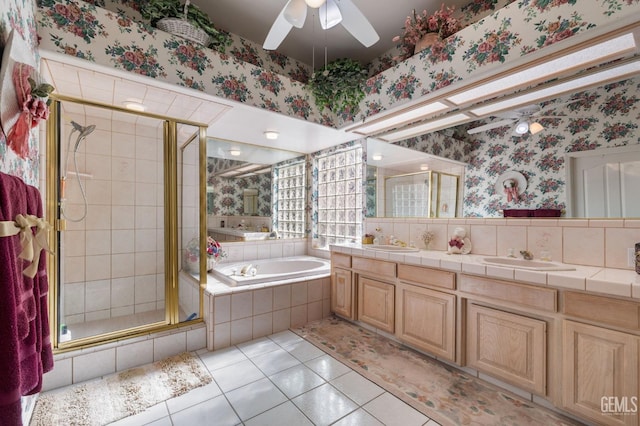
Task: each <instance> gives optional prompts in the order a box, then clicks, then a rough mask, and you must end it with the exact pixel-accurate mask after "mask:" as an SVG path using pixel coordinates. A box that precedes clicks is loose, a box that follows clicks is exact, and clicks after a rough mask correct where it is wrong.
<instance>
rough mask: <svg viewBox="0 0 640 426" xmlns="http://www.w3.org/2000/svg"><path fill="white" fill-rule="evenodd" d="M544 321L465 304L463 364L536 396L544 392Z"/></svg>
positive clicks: (545, 348) (545, 339)
mask: <svg viewBox="0 0 640 426" xmlns="http://www.w3.org/2000/svg"><path fill="white" fill-rule="evenodd" d="M546 341H547V338H546V322H545V321H541V320H537V319H533V318H528V317H523V316H521V315H516V314H512V313H508V312H502V311H498V310H496V309H491V308H487V307H484V306H478V305H475V304H472V303H471V304H469V305H468V308H467V351H466V353H467V365H469V366H470V367H473V368H476V369H478V370H479V371H482V372H485V373H487V374H490V375H492V376H494V377H496V378H498V379H501V380H504V381H506V382H509V383H512V384H514V385H516V386H518V387H520V388H522V389H526V390H528V391H531V392H533V393H536V394H538V395H545V392H546V373H547V372H546V353H547V345H546Z"/></svg>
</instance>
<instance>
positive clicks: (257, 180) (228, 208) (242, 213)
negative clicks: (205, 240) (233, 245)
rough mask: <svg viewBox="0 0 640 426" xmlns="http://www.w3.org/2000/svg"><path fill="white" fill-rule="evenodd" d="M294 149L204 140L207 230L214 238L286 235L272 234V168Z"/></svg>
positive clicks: (287, 158) (288, 160) (288, 159)
mask: <svg viewBox="0 0 640 426" xmlns="http://www.w3.org/2000/svg"><path fill="white" fill-rule="evenodd" d="M297 159H299V160H300V161H303V160H304V155H303V154H301V153H298V152H292V151H286V150H281V149H271V148H268V147H263V146H257V145H251V144H246V143H241V142H236V141H229V140H222V139H215V138H208V139H207V229H208V233H209V235H211V236H213V237H214V238H215V239H216V240H218V241H255V240H265V239H273V238H286V237H287V236H288V235H289V234H287V233H280V234H277V233H274V224H275V223H276V221H275V220H274V217H273V216H274V203H275V199H274V197H273V185H274V167H276V168H277V167H278V166H280V165H286V164H289V163H291V162H295V161H296V160H297Z"/></svg>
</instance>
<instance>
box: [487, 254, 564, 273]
mask: <svg viewBox="0 0 640 426" xmlns="http://www.w3.org/2000/svg"><path fill="white" fill-rule="evenodd" d="M482 263H484V264H485V265H495V266H505V267H509V268H517V269H528V270H530V271H575V270H576V268H575V267H573V266H571V265H565V264H562V263H555V262H545V261H541V260H525V259H514V258H510V257H485V258H484V259H482Z"/></svg>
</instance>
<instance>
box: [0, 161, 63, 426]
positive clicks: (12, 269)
mask: <svg viewBox="0 0 640 426" xmlns="http://www.w3.org/2000/svg"><path fill="white" fill-rule="evenodd" d="M29 188H30V187H28V186H27V185H26V184H25V183H24V182H23V181H22V180H21V179H19V178H17V177H14V176H9V175H7V174H4V173H0V221H13V220H15V217H16V216H17V215H18V214H22V215H25V214H29V213H30V212H34V213H39V214H38V217H41V215H42V201H41V200H40V195H39V193H38V191H37V189H35V188H32V189H29ZM35 194H37V197H36V195H35ZM36 198H37V201H36ZM21 250H22V248H21V246H20V236H19V235H14V236H11V237H0V341H1V342H2V344H1V345H0V371H1V372H2V380H0V425H5V424H7V425H20V424H22V407H21V403H20V398H21V396H22V395H27V394H32V393H36V392H38V391H39V390H40V389H41V386H42V374H43V371H45V368H49V369H50V368H51V367H52V364H53V363H52V359H53V357H52V355H51V344H50V342H49V338H48V337H49V330H48V327H49V326H48V318H47V316H46V315H47V304H46V294H47V290H48V287H47V280H46V270H45V269H43V268H44V265H46V263H45V262H44V259H43V256H44V253H41V254H40V256H41V259H40V261H41V264H40V265H39V268H38V269H39V273H38V274H37V275H36V277H35V279H31V278H28V277H26V276H25V275H23V273H22V271H23V269H24V268H25V266H26V262H25V261H23V260H21V259H19V258H18V254H19V253H20V252H21ZM41 272H45V274H44V277H43V275H42V273H41ZM43 278H44V279H43ZM43 314H44V316H43ZM45 328H46V331H45ZM45 336H46V339H47V340H46V341H44V340H43V337H45ZM45 342H46V343H45Z"/></svg>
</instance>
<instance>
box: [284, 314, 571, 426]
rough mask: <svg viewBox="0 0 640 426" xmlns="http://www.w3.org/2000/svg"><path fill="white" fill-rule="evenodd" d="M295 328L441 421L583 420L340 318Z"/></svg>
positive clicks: (543, 422)
mask: <svg viewBox="0 0 640 426" xmlns="http://www.w3.org/2000/svg"><path fill="white" fill-rule="evenodd" d="M292 331H294V332H295V333H296V334H298V335H299V336H301V337H302V338H304V339H305V340H307V341H309V342H311V343H313V344H314V345H316V346H317V347H318V348H320V349H322V350H323V351H325V352H326V353H328V354H329V355H331V356H333V357H334V358H336V359H338V360H340V361H341V362H343V363H344V364H346V365H348V366H349V367H351V368H352V369H353V370H354V371H356V372H358V373H360V374H361V375H362V376H364V377H366V378H367V379H369V380H371V381H372V382H374V383H376V384H377V385H378V386H380V387H382V388H383V389H385V390H386V391H387V392H389V393H391V394H393V395H395V396H396V397H398V398H400V399H401V400H403V401H404V402H406V403H407V404H409V405H411V406H412V407H414V408H415V409H416V410H418V411H420V412H421V413H423V414H424V415H426V416H427V417H430V418H432V419H434V420H435V421H437V422H438V423H440V424H442V425H492V426H493V425H496V426H497V425H545V426H551V425H555V426H560V425H578V424H580V423H578V422H575V421H573V420H571V419H568V418H566V417H564V416H562V415H560V414H557V413H555V412H553V411H551V410H548V409H546V408H544V407H541V406H539V405H537V404H534V403H532V402H531V401H527V400H525V399H523V398H520V397H518V396H516V395H513V394H510V393H508V392H506V391H504V390H502V389H500V388H499V387H497V386H494V385H492V384H490V383H487V382H485V381H483V380H480V379H478V378H475V377H472V376H470V375H468V374H466V373H465V372H462V371H460V370H458V369H456V368H453V367H451V366H448V365H446V364H444V363H442V362H439V361H437V360H435V359H433V358H429V357H427V356H424V355H422V354H419V353H418V352H416V351H414V350H412V349H409V348H407V347H405V346H403V345H401V344H399V343H396V342H394V341H392V340H390V339H387V338H385V337H383V336H380V335H378V334H375V333H373V332H370V331H368V330H365V329H363V328H362V327H359V326H357V325H355V324H352V323H350V322H348V321H344V320H342V319H339V318H337V317H329V318H325V319H322V320H319V321H315V322H312V323H309V324H307V325H305V326H303V327H299V328H296V329H292Z"/></svg>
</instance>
